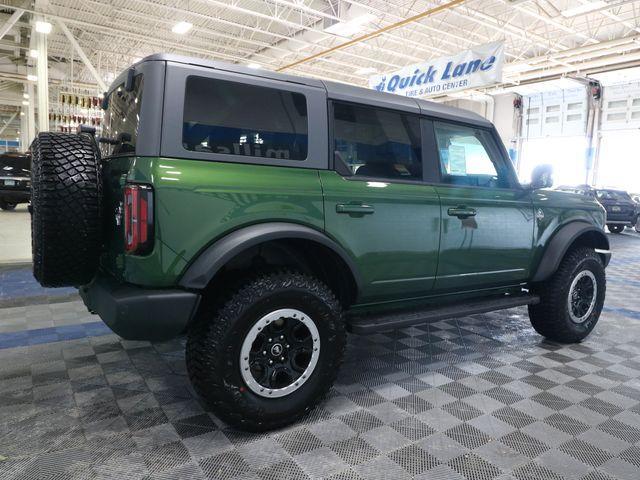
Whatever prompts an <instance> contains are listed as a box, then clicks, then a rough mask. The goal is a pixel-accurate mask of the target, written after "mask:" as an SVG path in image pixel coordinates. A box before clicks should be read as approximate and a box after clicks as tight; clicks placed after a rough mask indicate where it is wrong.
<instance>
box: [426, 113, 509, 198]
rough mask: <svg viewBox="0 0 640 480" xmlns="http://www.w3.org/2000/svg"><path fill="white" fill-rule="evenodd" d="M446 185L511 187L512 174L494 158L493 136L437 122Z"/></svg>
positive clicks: (437, 136)
mask: <svg viewBox="0 0 640 480" xmlns="http://www.w3.org/2000/svg"><path fill="white" fill-rule="evenodd" d="M434 128H435V134H436V142H437V145H438V154H439V157H440V172H441V177H442V182H443V183H448V184H453V185H467V186H475V187H500V188H508V187H509V179H508V174H507V172H506V171H505V169H504V168H501V166H500V164H499V163H497V162H495V161H494V160H493V159H492V158H491V155H490V153H489V152H490V149H489V148H488V145H490V142H491V138H490V134H489V133H488V132H487V131H485V130H481V129H475V128H471V127H465V126H461V125H455V124H449V123H445V122H434Z"/></svg>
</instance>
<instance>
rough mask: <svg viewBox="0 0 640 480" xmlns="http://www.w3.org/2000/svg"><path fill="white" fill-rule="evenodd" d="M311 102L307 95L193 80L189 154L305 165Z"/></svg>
mask: <svg viewBox="0 0 640 480" xmlns="http://www.w3.org/2000/svg"><path fill="white" fill-rule="evenodd" d="M307 123H308V122H307V102H306V98H305V96H304V95H302V94H301V93H295V92H289V91H286V90H279V89H275V88H267V87H259V86H255V85H247V84H243V83H236V82H229V81H226V80H217V79H212V78H205V77H196V76H191V77H189V78H187V87H186V93H185V102H184V120H183V128H182V144H183V146H184V148H185V149H186V150H191V151H195V152H209V153H218V154H226V155H237V156H247V157H262V158H278V159H286V160H305V159H306V158H307V150H308V133H307V128H308V127H307Z"/></svg>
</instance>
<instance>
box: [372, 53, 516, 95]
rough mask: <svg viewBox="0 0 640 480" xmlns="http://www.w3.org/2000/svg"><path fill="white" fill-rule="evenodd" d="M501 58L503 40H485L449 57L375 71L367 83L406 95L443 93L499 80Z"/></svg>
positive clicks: (481, 85)
mask: <svg viewBox="0 0 640 480" xmlns="http://www.w3.org/2000/svg"><path fill="white" fill-rule="evenodd" d="M503 62H504V42H494V43H487V44H484V45H479V46H477V47H474V48H472V49H471V50H465V51H464V52H461V53H459V54H457V55H454V56H451V57H440V58H436V59H434V60H431V61H429V62H425V63H416V64H414V65H409V66H408V67H404V68H403V69H402V70H398V71H396V72H392V73H388V74H383V75H374V76H373V77H371V78H369V87H371V88H373V89H375V90H378V91H379V92H388V93H395V94H398V95H404V96H406V97H423V96H429V95H445V94H447V93H451V92H455V91H459V90H464V89H467V88H475V87H484V86H487V85H493V84H495V83H499V82H501V81H502V64H503Z"/></svg>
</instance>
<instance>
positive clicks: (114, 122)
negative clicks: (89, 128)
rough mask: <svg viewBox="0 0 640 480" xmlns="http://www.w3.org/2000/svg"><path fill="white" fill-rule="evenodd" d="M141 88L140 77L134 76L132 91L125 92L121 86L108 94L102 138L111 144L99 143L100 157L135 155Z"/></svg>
mask: <svg viewBox="0 0 640 480" xmlns="http://www.w3.org/2000/svg"><path fill="white" fill-rule="evenodd" d="M143 86H144V80H143V77H142V75H136V76H135V77H134V80H133V90H132V91H130V92H127V91H126V90H125V88H124V84H121V85H119V86H118V87H116V88H115V90H113V91H112V92H111V93H110V94H109V98H108V104H107V110H106V112H105V114H104V125H103V127H102V136H103V137H106V138H108V139H112V140H113V142H112V143H100V149H101V151H102V155H104V156H111V155H133V154H134V153H135V150H136V140H137V138H138V124H139V122H140V106H141V105H142V88H143Z"/></svg>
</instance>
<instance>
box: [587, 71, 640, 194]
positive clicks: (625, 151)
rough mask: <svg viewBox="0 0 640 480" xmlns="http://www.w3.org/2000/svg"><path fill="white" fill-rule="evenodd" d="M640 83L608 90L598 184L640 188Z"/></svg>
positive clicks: (628, 188) (611, 87) (603, 113)
mask: <svg viewBox="0 0 640 480" xmlns="http://www.w3.org/2000/svg"><path fill="white" fill-rule="evenodd" d="M638 129H640V82H634V83H627V84H624V85H610V86H607V87H605V89H604V97H603V112H602V125H601V130H600V131H601V134H600V135H601V137H600V155H599V160H598V168H597V172H596V177H595V183H596V184H597V185H598V186H603V187H604V186H607V187H615V188H621V189H624V190H628V191H631V192H639V191H640V133H639V130H638Z"/></svg>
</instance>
